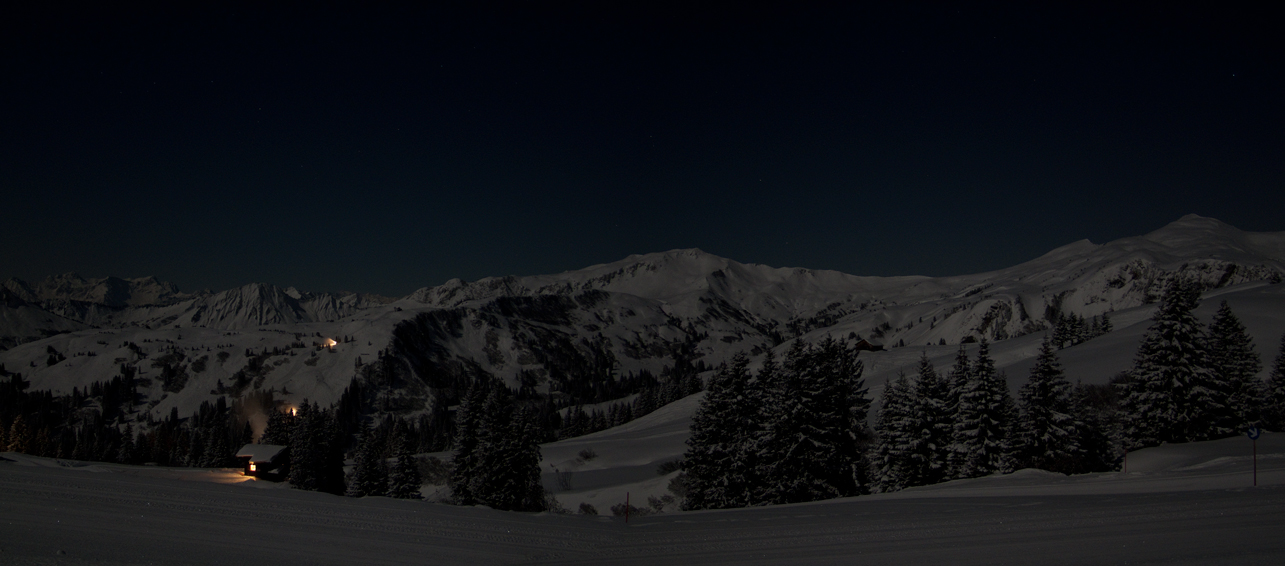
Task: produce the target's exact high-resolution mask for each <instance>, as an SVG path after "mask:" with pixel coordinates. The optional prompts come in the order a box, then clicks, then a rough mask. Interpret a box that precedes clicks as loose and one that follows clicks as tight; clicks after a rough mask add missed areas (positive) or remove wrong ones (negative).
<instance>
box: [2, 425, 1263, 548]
mask: <svg viewBox="0 0 1285 566" xmlns="http://www.w3.org/2000/svg"><path fill="white" fill-rule="evenodd" d="M1275 436H1279V435H1266V436H1264V437H1263V438H1262V439H1260V440H1259V446H1258V448H1259V461H1258V466H1259V476H1258V480H1259V482H1258V483H1259V487H1257V488H1254V487H1250V483H1251V474H1250V467H1251V466H1252V463H1251V461H1250V460H1249V458H1248V456H1247V453H1246V452H1247V450H1248V448H1249V446H1248V443H1249V442H1248V441H1247V440H1245V439H1244V438H1235V439H1226V440H1222V441H1215V442H1208V443H1191V444H1185V445H1173V446H1162V447H1159V448H1155V449H1150V450H1151V452H1148V451H1140V452H1135V453H1134V454H1132V455H1131V458H1132V460H1133V461H1135V462H1137V464H1136V466H1137V467H1139V468H1140V469H1139V470H1138V471H1136V472H1133V471H1131V472H1129V473H1107V474H1090V475H1086V476H1076V477H1071V478H1068V477H1065V476H1058V475H1055V474H1047V473H1043V472H1035V471H1031V470H1026V471H1020V472H1018V473H1015V474H1012V475H1008V476H996V477H987V478H978V479H974V480H962V481H954V482H948V483H945V484H939V485H935V486H928V487H923V488H914V489H909V490H905V491H902V492H897V493H892V494H881V495H875V496H863V497H856V498H849V499H838V500H830V501H821V502H815V503H807V504H797V505H781V506H772V507H760V508H751V509H737V510H722V511H700V512H687V513H683V512H666V513H663V514H659V515H651V516H646V517H633V518H631V520H630V522H629V523H628V524H626V523H625V522H624V521H623V520H622V519H621V518H612V517H606V516H599V517H589V516H584V515H557V514H552V513H539V514H524V513H509V512H501V511H493V510H490V509H486V508H482V507H454V506H449V505H435V504H431V503H425V502H420V501H406V500H392V499H386V498H381V497H374V498H362V499H352V498H343V497H335V496H330V495H325V494H320V493H316V492H303V491H297V490H291V489H282V488H281V487H282V486H281V484H267V483H266V482H254V481H244V478H243V477H241V476H240V475H239V474H237V473H235V472H232V471H223V470H198V469H182V470H176V469H163V468H155V467H146V466H122V465H113V464H89V465H85V464H82V463H76V462H67V461H56V460H50V459H45V458H37V457H31V456H26V455H21V454H13V453H3V454H0V493H4V494H5V497H3V498H0V517H3V518H5V519H0V521H3V523H0V524H3V525H4V528H3V529H0V562H3V563H5V564H231V563H238V562H245V561H247V560H253V561H256V562H275V563H286V564H294V563H308V564H424V563H430V564H510V563H518V562H524V563H543V564H674V565H679V564H700V565H702V566H718V565H723V564H728V565H731V564H735V565H738V566H741V565H747V564H749V565H760V564H761V565H767V564H890V565H891V564H896V565H916V564H965V565H968V564H1040V565H1048V564H1277V563H1279V562H1280V558H1281V557H1282V556H1285V539H1282V538H1281V537H1279V536H1278V534H1279V532H1280V530H1281V528H1283V527H1285V514H1282V513H1281V512H1280V509H1281V506H1282V505H1285V442H1282V441H1280V440H1278V439H1276V438H1275ZM603 457H605V456H603ZM1142 468H1145V469H1142ZM260 488H262V489H260ZM599 508H600V509H601V507H599Z"/></svg>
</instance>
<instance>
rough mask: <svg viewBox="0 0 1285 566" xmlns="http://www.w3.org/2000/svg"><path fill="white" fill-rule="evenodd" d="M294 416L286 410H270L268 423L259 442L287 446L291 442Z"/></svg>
mask: <svg viewBox="0 0 1285 566" xmlns="http://www.w3.org/2000/svg"><path fill="white" fill-rule="evenodd" d="M293 420H294V419H293V417H292V416H290V414H289V413H286V412H285V411H278V410H276V409H272V410H269V411H268V424H267V426H265V427H264V428H263V434H262V435H261V436H260V437H259V444H272V445H275V446H286V445H288V444H290V430H291V428H292V427H293V425H294V422H293Z"/></svg>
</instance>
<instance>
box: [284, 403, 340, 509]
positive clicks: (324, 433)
mask: <svg viewBox="0 0 1285 566" xmlns="http://www.w3.org/2000/svg"><path fill="white" fill-rule="evenodd" d="M294 421H295V422H294V428H293V430H291V433H290V485H293V486H294V487H296V488H298V489H306V490H309V491H322V492H325V493H333V494H335V495H339V494H342V493H343V492H344V451H343V433H342V432H341V431H340V430H339V426H338V423H337V422H336V421H335V419H334V417H333V415H332V414H331V412H330V410H328V409H322V408H321V407H320V406H317V405H312V404H310V403H308V402H307V401H305V402H304V403H303V405H302V406H300V407H299V413H298V415H297V416H296V417H295V419H294Z"/></svg>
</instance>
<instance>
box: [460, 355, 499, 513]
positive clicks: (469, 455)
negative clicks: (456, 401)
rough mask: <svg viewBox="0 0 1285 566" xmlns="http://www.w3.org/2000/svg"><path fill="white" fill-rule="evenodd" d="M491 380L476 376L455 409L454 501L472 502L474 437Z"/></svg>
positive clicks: (476, 464)
mask: <svg viewBox="0 0 1285 566" xmlns="http://www.w3.org/2000/svg"><path fill="white" fill-rule="evenodd" d="M492 386H493V382H492V380H491V379H487V378H484V377H479V378H476V379H474V380H473V382H472V383H471V384H470V385H469V388H468V391H467V392H466V393H465V394H464V398H463V399H461V401H460V407H459V409H458V410H456V412H455V455H454V458H453V459H452V461H453V463H454V466H455V467H454V469H453V470H451V478H450V486H451V497H452V499H453V500H454V502H455V504H456V505H476V504H477V496H476V495H475V494H474V493H473V485H474V483H475V482H476V480H475V478H477V476H478V474H479V473H480V463H479V456H480V455H479V454H478V439H479V435H480V430H481V428H482V415H483V413H484V410H485V407H486V399H487V397H488V396H489V395H490V392H491V387H492Z"/></svg>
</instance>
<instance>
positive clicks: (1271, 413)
mask: <svg viewBox="0 0 1285 566" xmlns="http://www.w3.org/2000/svg"><path fill="white" fill-rule="evenodd" d="M1266 389H1267V392H1266V397H1267V403H1266V405H1267V408H1266V409H1264V411H1263V418H1264V420H1265V421H1266V422H1267V426H1268V427H1270V428H1271V429H1272V430H1274V431H1277V432H1281V431H1283V430H1285V334H1282V335H1281V345H1280V350H1279V351H1278V353H1277V354H1276V361H1275V362H1273V363H1272V372H1271V374H1270V375H1269V376H1268V378H1267V386H1266Z"/></svg>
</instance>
